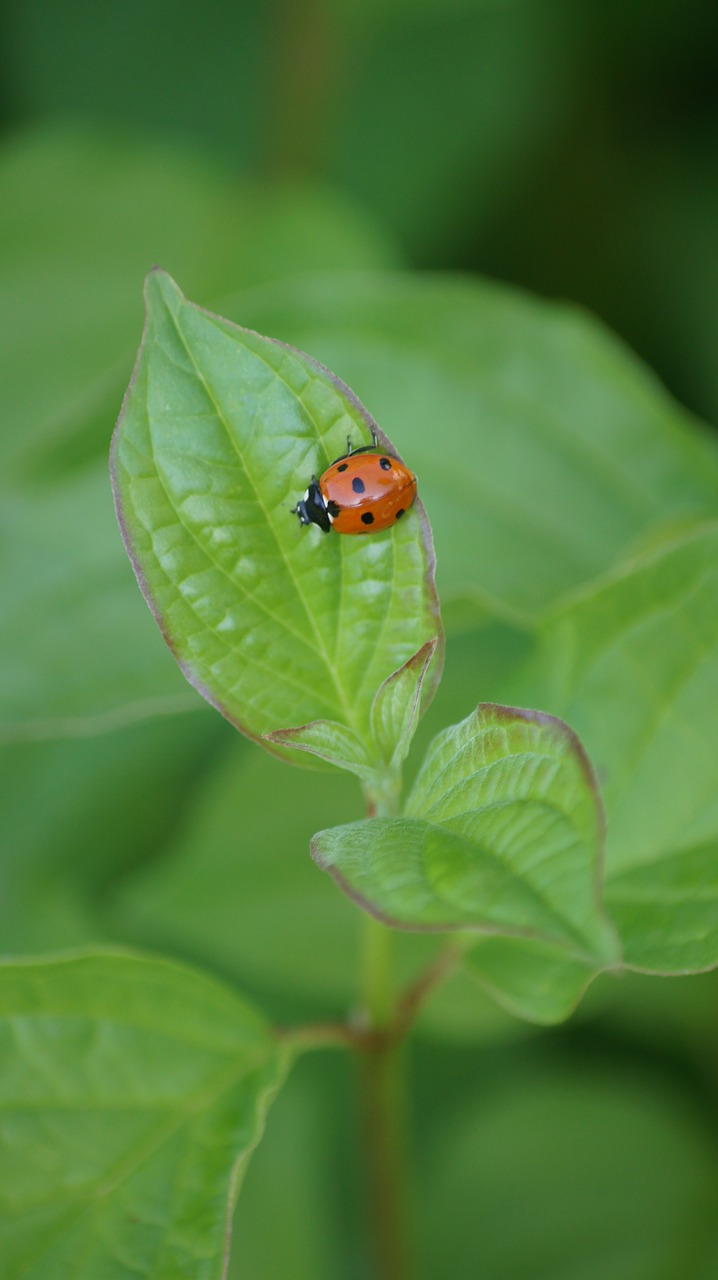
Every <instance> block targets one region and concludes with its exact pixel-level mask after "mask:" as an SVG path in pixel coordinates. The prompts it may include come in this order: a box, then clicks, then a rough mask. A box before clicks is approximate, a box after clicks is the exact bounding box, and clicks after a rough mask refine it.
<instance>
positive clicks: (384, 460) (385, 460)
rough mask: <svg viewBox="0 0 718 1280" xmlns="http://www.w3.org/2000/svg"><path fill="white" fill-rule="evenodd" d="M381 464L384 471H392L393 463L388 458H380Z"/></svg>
mask: <svg viewBox="0 0 718 1280" xmlns="http://www.w3.org/2000/svg"><path fill="white" fill-rule="evenodd" d="M379 466H380V467H381V469H382V471H391V463H390V461H389V459H388V458H380V459H379Z"/></svg>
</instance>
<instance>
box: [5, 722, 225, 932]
mask: <svg viewBox="0 0 718 1280" xmlns="http://www.w3.org/2000/svg"><path fill="white" fill-rule="evenodd" d="M202 705H203V704H202ZM223 736H224V737H233V736H234V735H232V731H231V729H230V727H229V725H225V724H224V723H223V722H222V721H218V719H217V717H216V716H213V715H212V713H211V711H210V710H209V708H207V709H206V711H205V713H204V715H201V716H197V715H195V714H194V713H191V714H187V715H184V716H181V715H177V716H172V717H167V716H164V717H162V716H158V717H156V718H155V719H148V720H145V721H143V722H142V723H139V724H134V725H128V726H127V727H126V728H124V729H121V730H117V731H116V732H114V733H107V734H103V735H102V736H101V737H100V738H87V737H78V738H71V739H63V740H60V741H56V742H22V743H13V744H12V745H4V746H0V777H2V780H3V786H2V793H3V794H2V803H1V804H0V849H2V863H1V867H0V880H1V881H2V889H1V891H0V938H2V952H3V955H4V956H6V957H7V956H8V955H16V954H25V955H27V954H31V955H34V954H37V953H39V952H43V951H47V950H50V949H56V948H59V947H69V946H77V945H82V944H88V943H90V944H92V945H97V944H98V943H101V942H104V941H109V940H110V938H112V939H113V940H117V937H118V935H117V932H116V930H112V932H109V931H108V926H107V923H106V918H105V905H106V904H105V898H106V897H109V899H110V900H114V897H115V894H116V893H117V889H118V882H119V881H120V879H121V877H122V876H123V875H126V874H127V873H128V871H129V870H134V869H136V868H137V866H138V865H141V864H142V863H143V862H144V861H146V860H147V859H151V858H152V856H153V855H154V854H155V853H156V852H157V850H158V848H161V847H162V845H163V843H164V841H166V840H167V839H168V838H170V837H171V835H172V833H173V832H174V831H175V829H176V826H177V823H178V821H179V820H180V816H181V813H182V810H183V807H184V804H185V800H184V799H183V797H185V796H186V795H187V792H188V790H190V789H191V788H192V786H193V785H195V784H196V779H197V776H198V772H199V773H201V771H202V769H203V767H204V766H205V764H206V759H207V753H208V751H211V750H212V748H213V747H214V745H215V744H216V743H217V741H218V740H219V741H221V739H222V737H223ZM243 745H244V744H243ZM129 796H131V797H132V802H131V804H128V797H129ZM180 798H181V799H180ZM151 941H152V940H150V943H151Z"/></svg>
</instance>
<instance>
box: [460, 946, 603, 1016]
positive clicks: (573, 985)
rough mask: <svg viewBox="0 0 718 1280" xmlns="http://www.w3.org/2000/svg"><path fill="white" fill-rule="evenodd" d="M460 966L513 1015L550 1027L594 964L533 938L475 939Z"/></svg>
mask: <svg viewBox="0 0 718 1280" xmlns="http://www.w3.org/2000/svg"><path fill="white" fill-rule="evenodd" d="M463 966H464V970H465V971H466V972H467V973H468V974H470V976H471V977H472V978H474V979H475V980H476V981H478V982H479V983H480V985H481V986H482V987H483V989H484V990H485V991H486V992H488V994H489V995H491V996H493V998H494V999H495V1000H496V1001H497V1003H498V1004H500V1005H501V1007H502V1008H503V1009H506V1010H507V1011H508V1012H509V1013H512V1014H513V1015H514V1016H515V1017H517V1018H526V1019H527V1020H528V1021H529V1022H538V1023H541V1024H543V1025H545V1026H551V1025H552V1024H553V1023H556V1022H563V1021H564V1020H565V1019H566V1018H568V1017H569V1015H570V1014H571V1013H573V1011H574V1009H575V1008H576V1005H577V1004H578V1002H579V1000H580V999H581V997H582V995H583V993H584V992H585V990H586V988H587V986H588V985H589V983H590V982H592V981H593V979H594V978H595V977H596V966H595V964H593V963H588V962H587V961H586V960H582V959H580V958H579V957H577V956H575V955H568V954H567V952H566V948H565V947H562V946H557V945H556V943H553V942H546V941H544V940H543V939H539V938H481V939H480V940H479V941H478V942H477V943H476V944H475V946H473V947H472V949H471V951H469V952H468V953H467V954H466V955H465V956H464V959H463Z"/></svg>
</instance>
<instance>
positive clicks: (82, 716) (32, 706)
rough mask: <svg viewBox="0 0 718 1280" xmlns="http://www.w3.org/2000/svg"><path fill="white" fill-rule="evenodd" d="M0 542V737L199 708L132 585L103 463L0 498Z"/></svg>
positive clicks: (69, 731) (36, 735)
mask: <svg viewBox="0 0 718 1280" xmlns="http://www.w3.org/2000/svg"><path fill="white" fill-rule="evenodd" d="M0 547H2V548H3V549H4V554H1V555H0V594H1V595H2V599H3V601H4V608H3V612H4V623H3V644H2V646H1V647H0V742H3V741H4V742H16V741H22V740H34V739H43V738H53V737H75V736H78V737H79V736H83V735H91V734H96V733H103V732H107V731H108V730H110V729H113V728H118V727H120V726H122V725H123V724H128V723H132V722H133V721H135V720H142V719H147V718H149V717H153V716H162V715H166V714H173V713H177V712H181V711H187V710H192V709H196V710H201V709H202V707H203V704H202V702H201V701H200V699H199V698H198V697H197V696H196V694H194V693H193V692H192V691H191V690H189V689H188V688H187V685H186V684H185V682H184V681H183V680H182V678H181V676H180V673H179V672H178V671H177V669H176V667H175V665H174V663H172V662H168V661H167V654H166V651H165V649H164V646H163V645H162V643H161V640H160V637H159V636H158V635H157V634H156V632H155V630H154V628H153V627H152V623H151V620H150V619H149V618H148V616H147V611H146V610H145V609H144V608H143V606H142V601H141V599H139V597H138V594H137V591H136V590H135V588H134V583H133V581H132V574H131V572H130V570H129V566H128V565H127V563H126V561H125V559H124V557H123V556H122V555H121V547H118V538H117V526H116V523H115V521H114V519H113V515H112V505H111V502H110V498H109V494H108V486H107V476H106V473H105V468H104V466H103V467H102V468H100V467H94V466H93V467H92V468H88V469H87V470H86V471H84V472H82V473H81V474H80V475H77V476H75V475H73V476H71V477H68V478H67V479H66V480H65V481H64V483H62V484H53V485H46V486H43V487H42V489H40V490H39V491H37V492H32V493H25V494H23V493H22V492H19V493H18V494H14V493H13V494H8V495H7V496H6V497H4V498H3V501H2V504H1V514H0ZM118 551H119V552H120V554H118Z"/></svg>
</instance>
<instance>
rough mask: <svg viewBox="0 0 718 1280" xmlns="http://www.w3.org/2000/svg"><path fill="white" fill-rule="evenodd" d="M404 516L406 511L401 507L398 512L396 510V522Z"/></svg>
mask: <svg viewBox="0 0 718 1280" xmlns="http://www.w3.org/2000/svg"><path fill="white" fill-rule="evenodd" d="M405 515H406V511H405V510H404V508H403V507H399V510H398V511H397V513H396V518H397V520H401V517H402V516H405Z"/></svg>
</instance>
